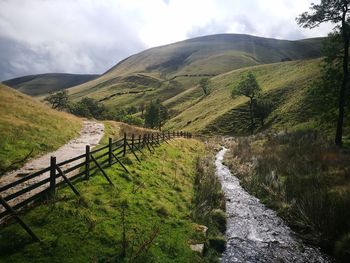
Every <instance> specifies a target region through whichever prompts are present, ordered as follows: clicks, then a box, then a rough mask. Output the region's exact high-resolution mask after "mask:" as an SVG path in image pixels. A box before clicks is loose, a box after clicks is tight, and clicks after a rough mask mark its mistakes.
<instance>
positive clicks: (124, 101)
mask: <svg viewBox="0 0 350 263" xmlns="http://www.w3.org/2000/svg"><path fill="white" fill-rule="evenodd" d="M321 40H322V39H311V40H300V41H288V40H277V39H268V38H261V37H255V36H249V35H239V34H221V35H211V36H205V37H199V38H194V39H189V40H185V41H182V42H177V43H174V44H170V45H166V46H161V47H155V48H151V49H148V50H145V51H143V52H141V53H138V54H136V55H133V56H131V57H129V58H126V59H125V60H123V61H121V62H120V63H118V64H117V65H116V66H114V67H113V68H111V69H110V70H109V71H107V72H106V73H105V74H103V75H102V76H100V77H99V78H97V79H94V80H92V81H89V82H87V83H84V84H82V85H78V86H76V87H73V88H71V89H69V92H70V95H71V98H73V99H80V98H82V97H84V96H88V97H93V98H96V99H98V100H101V101H103V102H104V103H105V104H106V105H108V106H110V107H125V106H138V105H139V104H140V103H142V102H145V101H149V100H151V99H156V98H160V99H161V100H163V101H164V100H168V99H171V98H172V97H174V96H176V95H178V94H179V93H181V92H183V91H185V90H187V89H188V88H190V87H193V86H195V85H197V83H198V81H199V80H200V79H201V78H202V77H213V76H215V75H219V74H222V73H225V72H228V71H231V70H234V69H239V68H244V67H250V66H255V65H261V64H269V63H275V62H281V61H282V60H300V59H308V58H316V57H319V56H320V49H321V48H320V47H321Z"/></svg>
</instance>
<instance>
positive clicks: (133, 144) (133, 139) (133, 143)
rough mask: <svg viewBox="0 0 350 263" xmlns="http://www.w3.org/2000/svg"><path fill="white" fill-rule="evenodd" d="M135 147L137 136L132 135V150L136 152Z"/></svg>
mask: <svg viewBox="0 0 350 263" xmlns="http://www.w3.org/2000/svg"><path fill="white" fill-rule="evenodd" d="M134 146H135V134H131V149H132V150H134Z"/></svg>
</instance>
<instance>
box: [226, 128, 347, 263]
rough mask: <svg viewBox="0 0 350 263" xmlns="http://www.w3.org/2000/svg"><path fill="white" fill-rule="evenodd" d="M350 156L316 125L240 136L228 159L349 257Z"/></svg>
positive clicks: (261, 192)
mask: <svg viewBox="0 0 350 263" xmlns="http://www.w3.org/2000/svg"><path fill="white" fill-rule="evenodd" d="M349 157H350V155H349V151H348V150H346V149H345V150H340V149H338V148H335V147H334V146H333V144H332V142H331V141H328V139H325V138H324V137H322V136H320V135H319V134H318V133H317V132H315V131H312V132H310V131H294V132H291V133H289V132H287V133H280V134H278V135H276V134H272V133H270V134H265V135H257V136H255V137H251V138H242V139H239V140H238V141H237V142H236V143H233V144H232V145H231V147H230V153H229V155H227V156H226V158H225V162H226V163H227V164H228V165H229V166H230V168H231V169H232V170H233V172H234V174H235V175H236V176H238V177H239V178H240V180H241V183H242V184H243V186H244V187H245V188H246V189H247V190H248V191H249V192H250V193H252V194H254V195H255V196H257V197H258V198H259V199H260V200H262V201H263V202H264V203H265V204H267V205H268V206H270V207H271V208H273V209H274V210H276V211H277V212H278V213H279V215H280V216H282V217H283V218H285V219H286V220H287V221H288V222H289V224H290V225H291V226H292V227H293V228H294V230H296V231H297V232H298V233H299V234H301V235H302V236H303V237H304V239H306V240H307V241H308V242H309V243H312V244H315V245H318V246H321V247H322V248H323V249H325V250H326V251H327V252H328V253H330V254H333V255H334V256H335V257H336V258H337V260H339V262H348V260H349V259H350V253H349V251H350V245H349V244H350V243H349V235H350V224H349V217H350V213H349V209H348V207H349V206H350V163H349V161H348V160H349Z"/></svg>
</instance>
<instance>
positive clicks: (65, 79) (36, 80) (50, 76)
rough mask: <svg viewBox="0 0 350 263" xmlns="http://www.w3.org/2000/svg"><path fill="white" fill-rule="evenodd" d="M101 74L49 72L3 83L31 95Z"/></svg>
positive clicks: (76, 83) (79, 82)
mask: <svg viewBox="0 0 350 263" xmlns="http://www.w3.org/2000/svg"><path fill="white" fill-rule="evenodd" d="M98 76H99V75H80V74H65V73H47V74H39V75H29V76H23V77H20V78H14V79H9V80H6V81H4V82H3V83H4V84H5V85H7V86H10V87H12V88H14V89H17V90H18V91H20V92H23V93H25V94H28V95H31V96H40V95H45V94H47V93H49V92H50V91H58V90H62V89H66V88H69V87H73V86H76V85H79V84H82V83H84V82H87V81H90V80H92V79H95V78H97V77H98Z"/></svg>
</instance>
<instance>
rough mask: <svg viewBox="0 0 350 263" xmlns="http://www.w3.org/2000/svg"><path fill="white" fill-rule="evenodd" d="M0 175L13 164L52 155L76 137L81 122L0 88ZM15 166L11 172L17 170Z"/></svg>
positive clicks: (27, 97)
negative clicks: (36, 156)
mask: <svg viewBox="0 0 350 263" xmlns="http://www.w3.org/2000/svg"><path fill="white" fill-rule="evenodd" d="M0 112H1V115H0V138H1V140H0V174H1V173H2V172H4V171H5V170H6V168H8V166H10V165H11V164H12V163H14V162H16V161H19V160H22V159H23V158H24V157H25V156H27V155H28V154H29V153H30V152H32V154H31V155H30V157H34V156H35V155H38V154H41V153H44V152H48V151H52V150H54V149H57V148H59V147H60V146H61V145H63V144H64V143H66V142H67V141H69V140H70V139H71V138H73V137H75V136H76V135H78V133H79V131H80V127H81V125H82V121H81V119H80V118H77V117H75V116H73V115H70V114H67V113H64V112H58V111H55V110H53V109H51V108H50V107H48V106H46V105H44V104H42V103H40V102H38V101H36V100H35V99H33V98H31V97H29V96H27V95H24V94H22V93H20V92H18V91H16V90H13V89H11V88H9V87H7V86H5V85H2V84H0ZM21 164H23V163H21V162H18V163H17V164H16V165H15V166H12V167H11V168H12V169H14V168H17V167H19V166H20V165H21Z"/></svg>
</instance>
